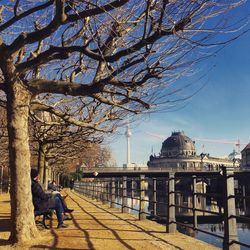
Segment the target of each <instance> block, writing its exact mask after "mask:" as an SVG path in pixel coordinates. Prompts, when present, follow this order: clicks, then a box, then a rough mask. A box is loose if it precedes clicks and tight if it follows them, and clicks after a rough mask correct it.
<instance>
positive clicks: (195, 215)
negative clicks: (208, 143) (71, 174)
mask: <svg viewBox="0 0 250 250" xmlns="http://www.w3.org/2000/svg"><path fill="white" fill-rule="evenodd" d="M237 175H238V173H234V172H233V169H229V168H222V171H218V172H217V173H214V174H213V175H211V174H210V175H206V174H204V173H202V174H201V173H200V172H197V173H196V175H195V174H194V172H190V175H188V174H187V172H186V171H185V173H181V172H164V175H163V176H164V177H157V178H156V177H154V176H152V175H150V172H148V174H146V175H145V174H140V173H139V174H138V173H137V174H135V175H134V176H133V175H131V173H129V175H125V174H124V175H122V176H120V177H111V178H108V177H107V174H106V175H105V177H103V178H102V177H99V178H98V177H96V178H94V179H93V178H92V179H85V181H81V182H76V183H75V186H74V189H75V191H77V192H79V193H81V194H83V195H85V196H87V197H90V198H92V199H96V200H99V201H102V202H103V203H109V204H110V207H120V208H121V210H122V212H129V211H130V212H136V213H137V214H138V219H139V220H142V219H146V218H150V219H153V220H157V221H163V222H164V223H166V232H169V233H171V232H175V231H176V230H177V226H182V227H185V228H189V229H192V230H194V231H197V232H202V233H205V234H208V235H211V236H214V237H217V238H219V239H221V240H222V241H223V249H230V250H231V249H240V246H244V247H249V248H250V245H248V244H246V243H244V242H241V241H239V239H238V236H237V222H236V220H237V219H238V220H240V221H241V222H243V223H249V222H250V219H249V218H248V217H246V216H238V215H236V206H235V204H236V200H237V201H242V202H243V203H244V201H245V202H246V200H247V199H249V198H250V197H249V196H247V195H246V194H245V193H244V194H241V195H235V193H234V191H235V179H236V178H237ZM112 176H113V175H112ZM213 180H216V182H217V183H219V184H220V187H219V191H220V192H219V193H214V192H212V191H211V190H207V191H205V190H204V189H205V184H206V182H208V181H213ZM199 185H201V187H199V190H197V187H198V186H199ZM211 186H212V185H211ZM187 189H188V190H189V197H191V202H190V204H189V205H185V204H178V202H176V201H177V198H178V197H179V196H180V195H182V194H183V193H184V192H186V191H187ZM217 189H218V188H217ZM160 192H162V194H163V195H162V196H161V197H163V198H164V199H163V201H159V195H158V194H159V193H160ZM146 193H147V194H148V195H149V198H147V197H146ZM157 196H158V197H157ZM211 197H212V198H216V199H217V200H218V201H221V207H220V209H219V211H211V210H208V209H204V208H199V207H198V206H197V201H198V200H201V199H207V198H211ZM128 201H131V205H129V204H128ZM134 201H137V202H138V204H137V206H135V205H134ZM159 207H161V208H162V207H163V208H164V209H163V210H164V212H163V214H162V213H159V212H158V211H157V210H159ZM181 209H182V210H186V211H189V213H188V214H189V223H185V222H183V221H181V220H180V219H178V218H179V217H180V213H178V211H176V210H181ZM199 213H202V214H203V215H204V216H205V217H206V216H207V217H208V216H213V217H214V218H215V217H216V218H218V220H219V221H221V222H222V223H223V224H224V235H218V234H216V233H213V232H209V231H206V230H203V229H201V228H199V227H198V220H199ZM178 216H179V217H178ZM190 217H191V224H190Z"/></svg>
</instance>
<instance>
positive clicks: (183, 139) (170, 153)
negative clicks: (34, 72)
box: [147, 132, 239, 169]
mask: <svg viewBox="0 0 250 250" xmlns="http://www.w3.org/2000/svg"><path fill="white" fill-rule="evenodd" d="M147 164H148V167H149V168H177V169H200V168H206V169H219V167H220V166H221V165H224V166H231V167H239V163H238V162H235V161H233V160H230V159H222V158H215V157H211V156H210V155H209V154H204V153H201V154H200V155H196V149H195V142H194V141H192V140H191V139H190V138H189V137H188V136H186V135H185V134H184V132H173V133H172V135H171V136H170V137H168V138H167V139H166V140H165V141H164V142H163V143H162V148H161V152H160V154H159V156H155V155H154V156H153V155H151V156H150V159H149V161H148V163H147Z"/></svg>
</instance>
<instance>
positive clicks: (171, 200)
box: [167, 173, 176, 233]
mask: <svg viewBox="0 0 250 250" xmlns="http://www.w3.org/2000/svg"><path fill="white" fill-rule="evenodd" d="M175 231H176V223H175V176H174V173H169V178H168V221H167V233H174V232H175Z"/></svg>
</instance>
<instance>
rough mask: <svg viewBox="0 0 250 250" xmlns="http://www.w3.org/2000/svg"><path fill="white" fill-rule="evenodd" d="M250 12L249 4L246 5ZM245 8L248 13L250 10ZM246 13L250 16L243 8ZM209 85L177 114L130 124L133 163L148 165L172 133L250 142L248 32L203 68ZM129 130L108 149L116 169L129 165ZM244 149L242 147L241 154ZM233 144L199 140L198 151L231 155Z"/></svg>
mask: <svg viewBox="0 0 250 250" xmlns="http://www.w3.org/2000/svg"><path fill="white" fill-rule="evenodd" d="M248 7H249V5H248ZM248 7H247V8H248ZM245 11H246V12H248V13H250V11H249V8H248V10H246V9H245ZM211 65H214V67H213V69H212V70H211V71H209V72H208V73H207V75H206V79H205V81H206V85H205V87H204V88H203V89H202V90H201V91H200V92H198V93H197V94H196V95H195V96H193V97H192V99H191V100H189V102H188V104H187V105H186V106H185V107H183V108H181V109H179V110H176V111H174V112H166V113H154V114H150V115H148V116H146V117H144V118H143V119H142V120H138V122H136V123H133V124H131V127H132V137H131V152H132V153H131V161H132V162H136V163H146V162H147V161H148V159H149V156H150V154H151V152H152V149H153V151H154V153H155V154H156V155H157V154H158V153H159V152H160V149H161V145H162V142H163V140H164V139H160V138H158V137H156V136H151V135H150V134H155V135H158V136H160V137H163V138H165V139H166V138H167V137H169V136H170V135H171V133H172V132H173V131H184V132H185V134H186V135H187V136H189V137H190V138H191V139H193V140H195V139H196V138H200V139H212V140H213V139H214V140H226V141H237V140H238V139H239V140H240V142H241V143H242V144H244V143H249V142H250V32H248V33H247V34H245V35H244V36H242V37H241V38H239V39H238V40H236V41H233V42H232V43H231V44H230V45H228V46H227V47H225V48H224V49H223V50H222V51H220V53H219V54H218V55H217V56H216V57H214V58H210V59H209V60H207V61H206V62H203V63H202V67H203V70H205V69H206V68H211ZM125 130H126V128H125V127H124V128H121V129H120V130H119V133H120V135H119V133H118V134H117V136H115V138H114V139H112V141H111V143H110V146H111V149H112V152H113V157H114V159H115V160H116V162H117V164H118V166H122V164H123V163H126V138H125V136H124V133H125ZM243 147H244V145H241V150H242V149H243ZM234 148H235V146H234V145H233V144H222V143H208V142H205V141H204V142H201V141H196V151H197V154H200V153H201V152H202V151H204V152H206V153H210V155H212V156H217V157H224V156H227V155H228V154H229V153H231V152H232V151H233V149H234Z"/></svg>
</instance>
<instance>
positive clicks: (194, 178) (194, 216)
mask: <svg viewBox="0 0 250 250" xmlns="http://www.w3.org/2000/svg"><path fill="white" fill-rule="evenodd" d="M196 193H197V190H196V176H195V175H194V176H193V226H194V230H196V229H197V212H196V208H197V194H196Z"/></svg>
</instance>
